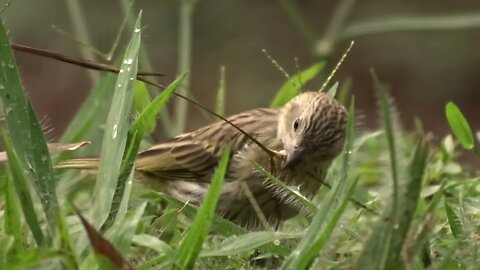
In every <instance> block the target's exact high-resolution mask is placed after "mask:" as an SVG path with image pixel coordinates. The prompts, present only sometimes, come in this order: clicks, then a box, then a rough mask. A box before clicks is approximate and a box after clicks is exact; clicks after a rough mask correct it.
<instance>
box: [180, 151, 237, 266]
mask: <svg viewBox="0 0 480 270" xmlns="http://www.w3.org/2000/svg"><path fill="white" fill-rule="evenodd" d="M229 157H230V146H227V147H226V148H225V151H224V152H223V154H222V157H221V158H220V162H219V165H218V167H217V169H216V170H215V173H214V175H213V178H212V182H211V184H210V187H209V188H208V191H207V194H206V196H205V197H204V199H203V202H202V204H201V205H200V208H199V209H198V213H197V216H196V217H195V220H194V221H193V224H192V226H190V229H189V230H188V232H187V234H186V236H185V237H184V239H183V240H182V243H181V245H180V248H179V250H178V258H177V261H176V263H175V265H174V269H193V268H194V266H195V262H196V260H197V258H198V255H199V254H200V251H201V249H202V244H203V241H204V240H205V237H206V236H207V234H208V232H209V230H210V227H211V225H212V220H213V217H214V216H215V209H216V207H217V202H218V199H219V198H220V194H221V192H222V185H223V181H224V178H225V173H226V171H227V165H228V160H229Z"/></svg>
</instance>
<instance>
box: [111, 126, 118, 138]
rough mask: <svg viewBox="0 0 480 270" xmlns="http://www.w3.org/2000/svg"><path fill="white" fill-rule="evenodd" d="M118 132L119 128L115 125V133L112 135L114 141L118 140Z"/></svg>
mask: <svg viewBox="0 0 480 270" xmlns="http://www.w3.org/2000/svg"><path fill="white" fill-rule="evenodd" d="M117 130H118V126H117V125H114V126H113V133H112V139H114V140H115V139H116V138H117Z"/></svg>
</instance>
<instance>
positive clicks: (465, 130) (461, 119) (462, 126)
mask: <svg viewBox="0 0 480 270" xmlns="http://www.w3.org/2000/svg"><path fill="white" fill-rule="evenodd" d="M445 114H446V116H447V121H448V124H449V125H450V129H451V130H452V132H453V134H454V135H455V138H457V140H458V141H459V142H460V144H461V145H462V146H463V147H464V148H465V149H472V148H473V147H474V146H475V140H474V137H473V132H472V129H471V128H470V125H469V124H468V121H467V119H465V116H463V114H462V112H461V111H460V109H459V108H458V107H457V105H455V104H454V103H453V102H448V103H447V106H446V107H445Z"/></svg>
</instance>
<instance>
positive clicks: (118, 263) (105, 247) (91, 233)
mask: <svg viewBox="0 0 480 270" xmlns="http://www.w3.org/2000/svg"><path fill="white" fill-rule="evenodd" d="M76 212H77V215H78V218H79V219H80V221H81V222H82V225H83V227H84V228H85V231H86V232H87V235H88V239H89V240H90V244H91V245H92V247H93V250H94V251H95V254H96V255H97V256H99V257H105V258H107V259H108V260H109V263H108V262H106V261H105V260H102V259H99V260H98V263H99V265H100V266H101V269H133V266H131V265H130V263H129V262H128V261H127V260H126V259H125V258H124V257H123V255H122V254H121V253H120V252H119V251H118V250H117V248H116V247H115V246H114V245H113V244H112V243H111V242H110V241H108V240H107V239H105V238H104V237H103V236H102V235H101V234H100V233H99V232H98V231H97V230H96V229H95V227H93V226H92V225H91V224H90V223H89V222H88V221H87V220H86V219H85V218H84V217H83V216H82V215H81V214H80V212H78V210H76ZM110 263H111V264H110ZM112 266H115V267H114V268H113V267H112Z"/></svg>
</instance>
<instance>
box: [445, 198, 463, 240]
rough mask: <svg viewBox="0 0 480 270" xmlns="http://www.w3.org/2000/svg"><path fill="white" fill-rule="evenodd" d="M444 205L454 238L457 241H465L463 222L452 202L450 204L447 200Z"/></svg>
mask: <svg viewBox="0 0 480 270" xmlns="http://www.w3.org/2000/svg"><path fill="white" fill-rule="evenodd" d="M444 205H445V212H446V214H447V219H448V224H449V225H450V230H452V234H453V236H454V237H455V239H457V240H464V239H465V235H466V233H465V229H464V227H463V224H462V221H461V220H460V218H459V217H458V215H457V214H456V213H455V211H454V210H453V208H452V206H451V204H450V202H448V200H447V199H445V200H444Z"/></svg>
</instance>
